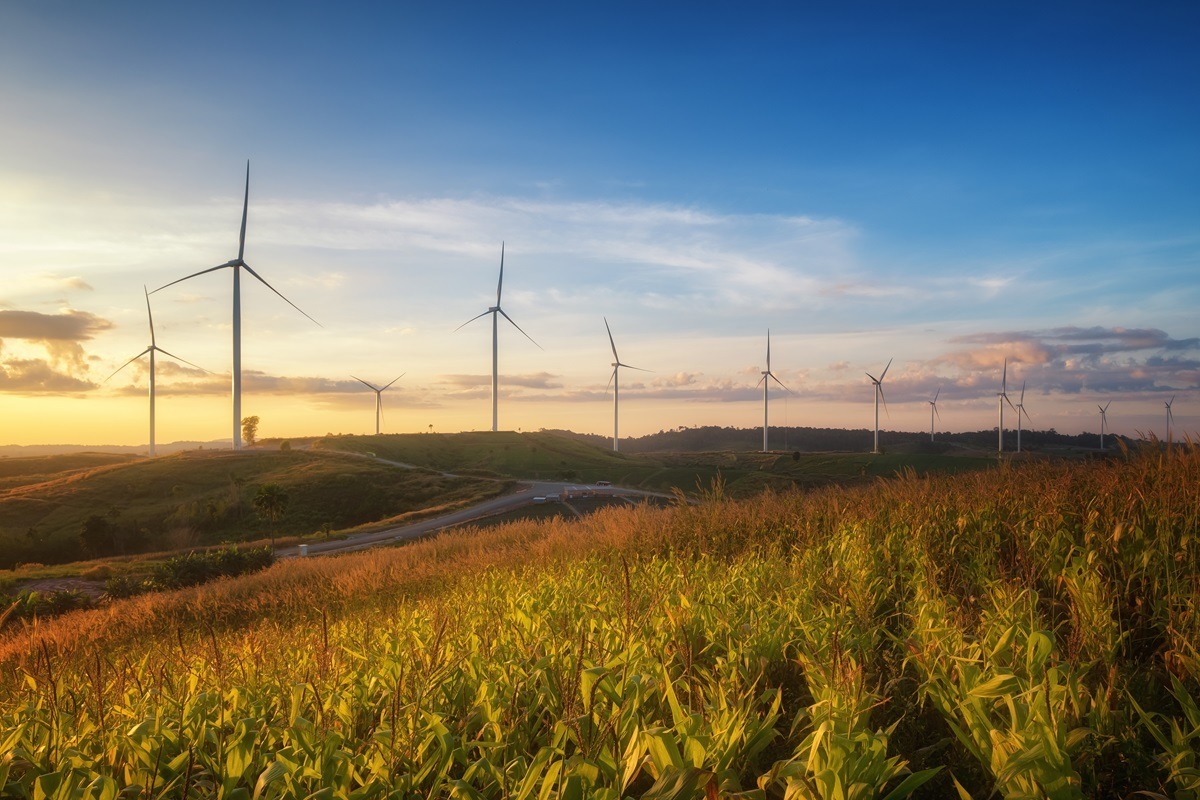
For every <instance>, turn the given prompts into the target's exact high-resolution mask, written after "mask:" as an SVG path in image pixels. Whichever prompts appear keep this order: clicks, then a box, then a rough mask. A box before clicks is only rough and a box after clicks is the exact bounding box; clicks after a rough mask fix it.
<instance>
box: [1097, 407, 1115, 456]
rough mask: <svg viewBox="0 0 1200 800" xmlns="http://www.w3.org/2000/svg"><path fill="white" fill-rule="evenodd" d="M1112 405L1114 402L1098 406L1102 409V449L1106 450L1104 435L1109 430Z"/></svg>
mask: <svg viewBox="0 0 1200 800" xmlns="http://www.w3.org/2000/svg"><path fill="white" fill-rule="evenodd" d="M1111 405H1112V400H1109V401H1108V402H1107V403H1105V404H1104V405H1099V404H1097V405H1096V408H1098V409H1100V449H1101V450H1103V449H1104V434H1105V432H1106V431H1107V430H1108V407H1109V406H1111Z"/></svg>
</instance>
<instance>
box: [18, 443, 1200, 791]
mask: <svg viewBox="0 0 1200 800" xmlns="http://www.w3.org/2000/svg"><path fill="white" fill-rule="evenodd" d="M1198 522H1200V453H1198V452H1197V450H1196V449H1195V448H1177V449H1176V450H1175V451H1174V452H1173V453H1171V454H1170V455H1166V454H1161V453H1154V454H1129V456H1128V457H1126V458H1122V459H1113V460H1110V461H1105V462H1093V463H1086V464H1084V463H1076V464H1066V463H1049V462H1047V463H1030V464H1024V465H1019V466H1007V467H1004V468H1001V469H997V470H993V471H990V472H987V473H967V474H960V475H956V476H953V477H949V476H943V477H937V476H933V477H917V476H915V475H908V476H904V477H901V478H899V479H896V480H890V481H880V482H878V483H876V484H874V485H872V486H870V487H866V488H862V489H855V490H851V489H837V488H830V489H825V490H820V491H817V492H812V493H807V494H800V493H792V494H766V495H763V496H761V497H759V498H756V499H755V500H753V501H733V500H729V499H727V498H725V497H724V496H723V492H722V487H721V486H720V484H716V485H714V486H713V487H712V489H711V490H710V491H709V492H708V493H707V494H706V495H705V496H704V497H703V498H701V501H700V502H699V503H697V504H695V505H691V506H680V507H676V508H669V509H653V508H649V507H641V508H634V509H610V510H606V511H603V512H600V513H597V514H596V515H594V516H592V517H589V518H587V519H584V520H580V521H572V522H563V521H555V522H543V523H529V524H514V525H509V526H503V527H500V528H497V529H492V530H488V531H476V532H463V533H457V534H453V535H449V536H444V537H440V538H438V539H435V540H432V541H427V542H422V543H419V544H415V545H412V546H409V547H404V548H400V549H394V550H386V551H375V552H371V553H364V554H359V555H354V556H345V557H340V558H330V559H302V560H293V561H291V562H289V563H286V564H278V565H276V566H274V567H273V568H271V569H269V570H266V571H264V572H262V573H258V574H255V575H252V576H247V577H243V578H238V579H232V580H224V581H218V582H216V583H214V584H210V585H206V586H204V587H198V588H194V589H190V590H184V591H180V592H177V593H163V594H157V595H149V596H145V597H140V598H135V599H132V600H130V601H126V602H122V603H119V604H114V606H113V607H112V608H110V609H108V610H100V611H92V612H86V613H79V614H73V615H70V616H68V617H64V618H61V619H59V620H54V621H50V622H46V623H39V624H25V625H23V626H22V627H19V628H18V629H17V630H16V632H15V633H11V634H9V635H8V636H7V637H6V638H5V639H4V640H3V641H0V669H2V672H0V698H3V699H0V753H2V754H3V755H0V781H2V782H4V786H3V792H4V793H5V794H9V795H14V796H25V797H35V796H36V797H68V796H70V797H114V796H116V793H118V792H123V793H125V795H126V796H140V797H183V796H189V797H201V796H203V797H229V798H235V797H297V798H300V797H310V796H316V797H346V798H350V797H354V798H359V797H363V798H366V797H401V796H405V797H406V796H415V795H421V796H437V797H449V796H456V797H458V796H463V797H484V798H510V797H513V798H534V797H537V798H545V797H549V796H551V795H564V796H572V797H585V796H586V797H603V798H617V797H633V796H656V797H699V796H702V795H706V794H707V795H708V796H710V797H711V796H714V795H730V796H732V795H738V796H746V797H761V798H766V797H797V798H801V797H802V798H834V797H843V798H845V797H855V798H867V797H884V796H887V797H893V798H900V797H903V796H906V795H910V794H913V793H916V794H918V795H919V796H922V797H926V796H933V797H962V796H976V797H982V796H987V795H989V794H991V793H995V795H997V796H1001V797H1006V798H1018V797H1022V798H1024V797H1048V798H1060V797H1061V798H1074V797H1092V796H1112V797H1123V796H1127V795H1128V794H1130V793H1132V792H1133V791H1135V790H1145V791H1150V792H1157V793H1160V794H1162V795H1163V796H1178V797H1187V796H1194V794H1193V795H1188V794H1187V793H1188V792H1193V793H1194V792H1196V791H1197V778H1196V775H1197V763H1198V762H1197V757H1196V753H1197V746H1198V743H1200V727H1198V726H1200V717H1198V716H1197V713H1196V711H1195V709H1196V707H1197V706H1196V703H1195V701H1194V698H1196V697H1200V690H1198V686H1197V684H1198V682H1200V673H1198V671H1197V655H1196V646H1197V620H1196V617H1195V612H1194V608H1195V607H1196V605H1195V602H1196V600H1197V599H1200V598H1197V594H1196V593H1197V575H1198V574H1200V571H1198V569H1197V567H1200V543H1198V542H1197V541H1196V539H1197V531H1198V530H1200V527H1198V526H1197V523H1198Z"/></svg>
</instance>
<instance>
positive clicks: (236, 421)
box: [150, 161, 321, 450]
mask: <svg viewBox="0 0 1200 800" xmlns="http://www.w3.org/2000/svg"><path fill="white" fill-rule="evenodd" d="M249 208H250V162H249V161H247V162H246V193H245V196H244V197H243V198H242V229H241V232H240V233H239V234H238V254H237V258H234V259H230V260H229V261H226V262H225V263H224V264H218V265H217V266H215V267H209V268H208V269H202V270H200V271H199V272H193V273H192V274H191V275H186V276H184V277H182V278H180V279H179V280H175V281H171V282H170V283H167V284H164V285H162V286H160V287H158V288H157V289H155V290H154V292H161V291H162V290H163V289H166V288H167V287H168V286H174V285H175V284H177V283H181V282H182V281H186V280H189V279H190V278H195V277H196V276H197V275H204V274H205V273H208V272H216V271H217V270H219V269H225V268H227V267H228V268H230V269H232V270H233V449H234V450H241V449H242V270H243V269H245V270H246V271H247V272H249V273H250V274H251V275H253V276H254V277H255V278H258V281H259V283H261V284H262V285H263V286H266V287H267V288H268V289H270V290H271V291H272V292H275V294H277V295H279V296H280V297H281V298H282V299H283V301H284V302H285V303H287V304H288V305H289V306H291V307H292V308H294V309H296V310H297V311H299V312H300V313H301V314H304V316H306V317H308V318H309V319H310V320H312V322H313V323H314V324H315V325H317V326H318V327H320V326H321V323H319V322H317V321H316V320H315V319H313V318H312V317H309V316H308V314H306V313H305V312H304V310H303V309H301V308H300V306H298V305H296V304H295V303H293V302H292V301H291V300H288V299H287V298H286V297H284V296H283V294H281V293H280V292H279V290H278V289H276V288H275V287H274V286H272V285H271V284H269V283H267V281H266V279H264V278H263V276H261V275H259V274H258V273H257V272H255V271H254V270H253V269H251V268H250V265H249V264H247V263H246V260H245V255H246V212H247V211H248V210H249ZM154 292H151V293H150V294H154Z"/></svg>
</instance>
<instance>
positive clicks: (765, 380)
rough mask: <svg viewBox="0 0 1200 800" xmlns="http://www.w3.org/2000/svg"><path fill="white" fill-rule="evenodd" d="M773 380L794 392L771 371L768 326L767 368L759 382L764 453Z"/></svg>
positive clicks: (768, 428)
mask: <svg viewBox="0 0 1200 800" xmlns="http://www.w3.org/2000/svg"><path fill="white" fill-rule="evenodd" d="M771 381H775V382H776V383H778V384H779V386H780V387H781V388H782V389H783V390H784V391H785V392H787V393H788V394H791V393H792V390H791V389H789V388H788V387H786V386H784V385H783V383H782V382H781V381H780V380H779V378H776V377H775V373H774V372H771V329H770V328H768V329H767V368H766V369H765V370H763V373H762V378H761V379H760V380H759V383H761V384H762V387H763V452H764V453H765V452H767V450H768V448H767V431H768V430H770V427H771V426H770V424H769V422H768V419H767V409H768V407H769V399H770V398H769V394H770V389H771Z"/></svg>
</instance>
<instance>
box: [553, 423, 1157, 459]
mask: <svg viewBox="0 0 1200 800" xmlns="http://www.w3.org/2000/svg"><path fill="white" fill-rule="evenodd" d="M547 432H548V433H558V434H561V435H563V436H571V437H574V438H576V439H580V440H582V441H585V442H588V443H590V444H594V445H597V446H599V447H611V446H612V437H609V436H598V435H596V434H593V433H573V432H571V431H563V430H547ZM873 438H874V432H873V431H870V430H868V429H866V428H857V429H852V430H846V429H844V428H774V427H773V428H771V436H770V445H771V449H772V450H776V451H798V452H801V453H831V452H832V453H838V452H843V453H863V452H869V451H870V449H871V446H872V441H873ZM1117 439H1120V440H1122V441H1123V442H1124V443H1125V444H1126V445H1133V444H1135V443H1136V440H1134V439H1130V438H1128V437H1122V436H1116V435H1114V434H1108V435H1106V436H1105V447H1106V448H1115V447H1116V446H1117V443H1116V440H1117ZM1099 445H1100V434H1098V433H1080V434H1076V435H1067V434H1063V433H1058V432H1057V431H1055V430H1053V429H1051V430H1046V431H1022V432H1021V449H1022V450H1046V449H1054V450H1060V449H1063V448H1072V449H1080V450H1098V449H1099ZM879 446H880V447H881V448H883V449H884V450H891V451H895V452H921V453H940V452H946V451H948V450H954V449H964V448H965V449H970V450H982V451H994V450H995V449H996V429H995V428H992V429H991V430H982V431H971V432H966V433H938V434H937V435H936V438H935V440H934V441H932V442H931V441H930V440H929V434H928V433H923V432H914V431H882V430H881V431H880V432H879ZM760 449H762V428H721V427H717V426H715V425H706V426H699V427H695V428H674V429H672V430H669V431H659V432H658V433H651V434H648V435H646V436H638V437H630V438H624V439H621V452H623V453H664V452H683V453H702V452H708V451H715V450H734V451H754V450H760ZM1004 449H1005V450H1009V451H1012V450H1016V449H1017V432H1016V431H1015V430H1005V431H1004Z"/></svg>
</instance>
